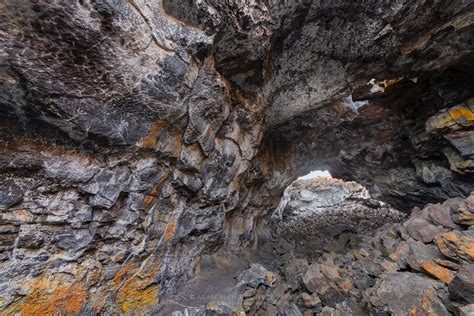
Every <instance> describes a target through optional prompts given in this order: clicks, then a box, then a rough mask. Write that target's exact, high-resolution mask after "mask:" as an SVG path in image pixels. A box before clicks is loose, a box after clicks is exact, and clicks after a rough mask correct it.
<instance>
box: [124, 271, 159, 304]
mask: <svg viewBox="0 0 474 316" xmlns="http://www.w3.org/2000/svg"><path fill="white" fill-rule="evenodd" d="M141 285H142V284H141V280H140V279H137V278H134V279H131V280H130V281H128V282H126V284H125V285H124V286H123V287H122V288H121V289H120V290H119V291H118V293H117V299H116V300H117V303H118V305H119V306H120V309H121V311H122V312H129V311H132V310H133V311H137V310H140V309H142V308H144V307H145V306H147V305H151V304H154V303H156V302H157V299H158V288H157V286H156V285H150V286H148V287H146V288H145V289H141Z"/></svg>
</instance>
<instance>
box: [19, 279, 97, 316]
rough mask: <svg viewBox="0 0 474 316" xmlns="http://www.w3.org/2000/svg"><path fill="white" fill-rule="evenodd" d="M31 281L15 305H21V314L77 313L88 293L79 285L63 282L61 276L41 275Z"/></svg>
mask: <svg viewBox="0 0 474 316" xmlns="http://www.w3.org/2000/svg"><path fill="white" fill-rule="evenodd" d="M33 282H34V283H33V284H32V286H31V288H30V291H29V293H28V295H27V296H26V298H25V299H24V300H22V301H21V303H19V304H18V305H17V307H16V308H19V307H20V306H21V308H20V310H21V314H22V315H31V316H33V315H59V314H67V315H77V314H79V313H80V311H81V309H82V306H83V305H84V302H85V300H86V298H87V295H88V294H87V291H86V290H85V289H84V288H83V287H82V286H81V285H79V284H74V283H68V282H64V280H62V279H61V277H56V276H55V277H49V278H48V277H41V278H39V279H35V280H34V281H33Z"/></svg>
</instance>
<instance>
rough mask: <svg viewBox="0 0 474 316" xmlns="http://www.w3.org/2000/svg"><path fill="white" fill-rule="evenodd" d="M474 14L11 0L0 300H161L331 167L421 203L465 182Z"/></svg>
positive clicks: (447, 6)
mask: <svg viewBox="0 0 474 316" xmlns="http://www.w3.org/2000/svg"><path fill="white" fill-rule="evenodd" d="M472 25H473V8H472V4H470V3H469V2H466V1H460V0H459V1H448V2H436V1H435V2H433V1H428V2H417V3H408V2H394V1H388V0H384V1H375V0H368V1H364V2H363V3H355V2H354V1H349V0H340V1H329V2H328V1H319V0H314V1H309V0H308V1H306V0H305V1H258V0H255V1H216V0H205V1H184V0H179V1H169V0H151V1H144V0H129V1H125V0H114V1H89V0H84V1H83V0H77V1H76V0H74V1H71V0H58V1H53V2H51V1H45V0H34V1H17V0H5V1H2V2H1V3H0V109H1V110H0V111H1V112H0V113H1V114H0V141H1V144H0V310H1V311H2V313H7V314H8V313H13V314H15V313H21V312H26V311H29V312H32V313H36V312H40V311H45V312H46V313H51V314H74V313H76V314H80V313H82V314H96V313H108V314H110V313H135V312H137V311H140V312H149V313H158V312H160V311H162V309H161V308H163V306H164V305H169V304H171V303H170V302H171V301H172V300H173V297H176V295H177V293H180V288H182V286H183V285H186V284H187V283H188V282H190V280H191V279H192V277H193V275H196V274H197V273H198V272H199V271H197V270H198V267H199V266H200V261H201V260H202V258H204V256H205V255H206V254H210V253H214V252H216V251H217V250H219V249H221V250H222V249H224V248H225V249H227V250H229V251H232V252H235V253H240V252H241V251H244V249H247V247H250V246H253V245H257V244H258V243H259V242H261V241H265V240H266V238H267V237H268V235H269V234H270V232H269V228H268V227H269V226H271V225H270V223H271V221H272V218H271V214H273V211H274V209H275V208H276V207H277V206H278V204H279V200H280V197H281V195H282V194H283V191H284V189H285V187H287V186H288V185H289V184H290V183H292V182H293V181H294V180H295V179H296V178H297V177H298V176H300V175H303V174H305V173H307V172H308V171H310V170H313V169H317V168H322V167H325V168H328V169H329V170H330V171H331V173H332V175H334V176H336V177H338V178H342V179H346V180H355V181H358V182H359V183H361V184H363V185H365V186H366V187H367V188H368V190H369V192H370V193H371V194H372V197H374V198H378V199H380V200H382V201H384V202H388V203H390V204H391V205H392V206H395V207H397V208H399V209H401V210H403V211H405V212H409V211H410V210H411V209H412V208H413V206H424V205H425V204H426V203H437V202H441V201H444V200H446V199H448V198H451V197H462V198H464V197H466V196H468V195H469V194H470V190H471V188H472V185H473V181H474V176H473V174H472V173H473V172H474V157H473V155H472V153H473V151H472V149H473V146H472V131H471V129H472V128H471V127H472V126H471V125H472V123H473V121H474V120H473V116H474V115H473V114H472V113H473V112H472V111H473V109H474V107H473V101H472V100H473V97H474V90H473V89H472V82H473V76H474V66H473V63H472V60H473V56H474V55H473V51H472V47H473V35H472ZM466 205H467V204H466ZM469 212H470V211H469ZM469 212H468V211H463V212H462V213H460V214H459V216H458V218H459V223H456V222H455V220H453V224H461V225H466V224H469V223H470V217H469V214H470V213H469ZM446 215H447V214H445V213H443V214H437V215H436V216H435V219H436V221H437V222H436V224H437V223H441V224H442V225H443V226H445V227H447V228H450V229H455V228H453V227H454V226H453V224H451V222H449V220H448V219H447V217H446ZM433 224H434V223H433ZM456 229H457V228H456ZM344 238H345V237H344V236H343V237H341V241H340V242H341V243H342V244H345V242H344ZM391 238H392V237H391ZM392 239H393V238H392ZM386 243H387V245H388V243H389V241H386ZM245 251H246V250H245ZM245 251H244V252H245ZM450 251H451V250H450ZM457 254H458V256H460V253H459V252H457ZM462 258H465V255H462ZM463 260H464V259H463ZM381 264H382V263H381ZM384 265H385V266H386V267H387V264H384ZM392 268H393V266H392ZM377 269H379V266H377V267H372V268H371V269H370V270H371V271H373V272H374V273H375V271H376V270H377ZM279 289H280V290H281V291H284V290H283V288H279ZM275 297H277V295H276V296H275ZM275 304H277V303H275ZM281 304H282V306H283V305H284V306H285V307H284V308H283V307H282V309H281V310H282V311H285V312H288V313H293V312H294V313H296V311H295V306H296V305H294V304H293V303H288V304H286V302H284V303H281ZM292 304H293V305H292ZM347 304H349V303H347ZM351 304H352V303H350V304H349V305H351ZM257 305H258V304H257ZM270 305H271V304H270ZM270 305H269V306H270ZM352 305H353V304H352ZM352 305H351V306H352ZM273 306H275V305H273ZM269 308H271V307H269ZM337 308H339V307H337ZM345 308H346V307H340V309H342V310H344V309H345Z"/></svg>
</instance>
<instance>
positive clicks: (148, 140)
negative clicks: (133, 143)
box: [138, 120, 165, 149]
mask: <svg viewBox="0 0 474 316" xmlns="http://www.w3.org/2000/svg"><path fill="white" fill-rule="evenodd" d="M163 127H165V122H164V121H162V120H159V121H156V122H155V123H153V125H152V126H151V128H150V131H149V132H148V134H147V136H145V137H144V138H142V139H141V140H140V141H139V142H138V147H140V148H147V149H154V148H155V146H156V141H157V134H158V132H160V131H161V130H162V129H163Z"/></svg>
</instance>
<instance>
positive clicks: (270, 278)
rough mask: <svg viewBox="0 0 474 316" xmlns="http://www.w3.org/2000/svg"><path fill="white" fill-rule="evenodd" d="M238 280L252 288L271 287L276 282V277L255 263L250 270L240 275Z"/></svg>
mask: <svg viewBox="0 0 474 316" xmlns="http://www.w3.org/2000/svg"><path fill="white" fill-rule="evenodd" d="M237 279H238V280H239V282H241V283H243V284H246V285H248V286H250V287H252V288H257V287H258V286H259V285H264V286H267V287H271V286H273V284H274V283H275V281H276V276H275V274H273V273H272V272H270V271H268V270H267V269H265V267H264V266H262V265H261V264H258V263H254V264H252V265H251V266H250V269H247V270H245V271H243V272H242V273H240V274H239V276H238V278H237Z"/></svg>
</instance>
